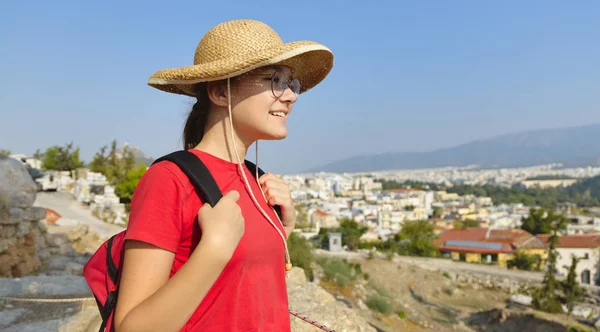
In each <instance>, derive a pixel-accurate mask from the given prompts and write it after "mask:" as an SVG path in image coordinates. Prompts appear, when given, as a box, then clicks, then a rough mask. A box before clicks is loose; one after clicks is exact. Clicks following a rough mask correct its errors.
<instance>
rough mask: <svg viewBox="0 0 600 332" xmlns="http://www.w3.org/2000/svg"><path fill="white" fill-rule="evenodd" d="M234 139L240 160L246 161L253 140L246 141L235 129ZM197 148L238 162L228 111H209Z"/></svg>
mask: <svg viewBox="0 0 600 332" xmlns="http://www.w3.org/2000/svg"><path fill="white" fill-rule="evenodd" d="M233 139H234V140H235V148H237V153H238V155H239V158H240V161H241V162H244V159H246V153H247V151H248V148H249V147H250V145H252V142H249V141H248V142H246V141H245V140H244V139H242V138H241V137H240V136H239V135H238V134H237V132H235V131H234V133H233ZM196 149H198V150H202V151H204V152H207V153H210V154H212V155H213V156H216V157H219V158H221V159H224V160H227V161H230V162H232V163H236V164H237V163H238V159H237V156H236V153H235V150H234V144H233V142H232V137H231V127H230V124H229V116H228V115H227V112H226V111H225V112H218V111H217V112H215V111H211V112H210V113H209V116H208V119H207V123H206V130H205V131H204V136H203V137H202V140H201V141H200V143H199V144H198V145H197V146H196Z"/></svg>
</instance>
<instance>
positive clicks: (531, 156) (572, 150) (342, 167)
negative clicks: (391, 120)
mask: <svg viewBox="0 0 600 332" xmlns="http://www.w3.org/2000/svg"><path fill="white" fill-rule="evenodd" d="M555 162H560V163H564V164H565V166H586V165H595V166H600V124H593V125H586V126H579V127H569V128H558V129H543V130H533V131H526V132H521V133H516V134H509V135H502V136H497V137H493V138H489V139H483V140H477V141H473V142H469V143H466V144H461V145H458V146H455V147H452V148H445V149H438V150H435V151H429V152H396V153H392V152H390V153H385V154H374V155H359V156H354V157H350V158H347V159H343V160H339V161H335V162H332V163H329V164H327V165H324V166H321V167H317V168H313V169H311V170H308V172H319V171H326V172H366V171H377V170H390V169H411V168H430V167H444V166H466V165H480V166H482V167H490V168H494V167H522V166H532V165H539V164H548V163H555Z"/></svg>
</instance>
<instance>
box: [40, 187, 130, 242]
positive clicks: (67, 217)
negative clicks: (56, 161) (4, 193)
mask: <svg viewBox="0 0 600 332" xmlns="http://www.w3.org/2000/svg"><path fill="white" fill-rule="evenodd" d="M34 206H39V207H44V208H50V209H53V210H55V211H56V212H58V213H60V214H61V216H62V218H61V219H59V220H58V221H57V222H56V225H59V226H73V225H80V224H84V225H89V226H90V230H91V231H93V232H95V233H96V234H98V236H100V237H101V238H103V239H108V238H109V237H110V236H112V235H114V234H116V233H118V232H120V231H122V230H123V228H122V227H120V226H117V225H111V224H107V223H105V222H104V221H102V220H100V219H98V218H96V217H94V216H93V215H92V212H91V211H90V210H89V209H87V208H86V207H84V206H82V205H81V204H80V203H79V202H77V201H76V200H75V199H74V198H73V197H71V195H70V194H68V193H64V192H49V193H47V192H39V193H38V194H37V197H36V199H35V203H34Z"/></svg>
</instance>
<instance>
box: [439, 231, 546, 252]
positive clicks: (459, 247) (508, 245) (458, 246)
mask: <svg viewBox="0 0 600 332" xmlns="http://www.w3.org/2000/svg"><path fill="white" fill-rule="evenodd" d="M488 230H489V229H488V228H467V229H449V230H447V231H445V232H443V233H442V234H440V236H439V238H437V239H436V240H435V241H434V245H436V246H437V247H438V248H439V249H440V250H441V251H459V252H474V253H514V252H515V250H516V249H519V248H531V249H544V248H545V247H544V245H543V243H542V242H541V241H540V240H539V239H537V238H536V237H535V236H533V235H531V234H530V233H528V232H526V231H524V230H522V229H491V230H489V232H488ZM448 241H459V242H455V243H454V244H450V245H448ZM465 242H468V243H470V244H472V245H473V246H465V245H463V244H464V243H465ZM494 247H495V248H494Z"/></svg>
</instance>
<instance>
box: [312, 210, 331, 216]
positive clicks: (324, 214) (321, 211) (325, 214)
mask: <svg viewBox="0 0 600 332" xmlns="http://www.w3.org/2000/svg"><path fill="white" fill-rule="evenodd" d="M315 213H316V214H318V215H320V216H328V215H329V213H327V212H325V211H323V210H321V209H317V211H315Z"/></svg>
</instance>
